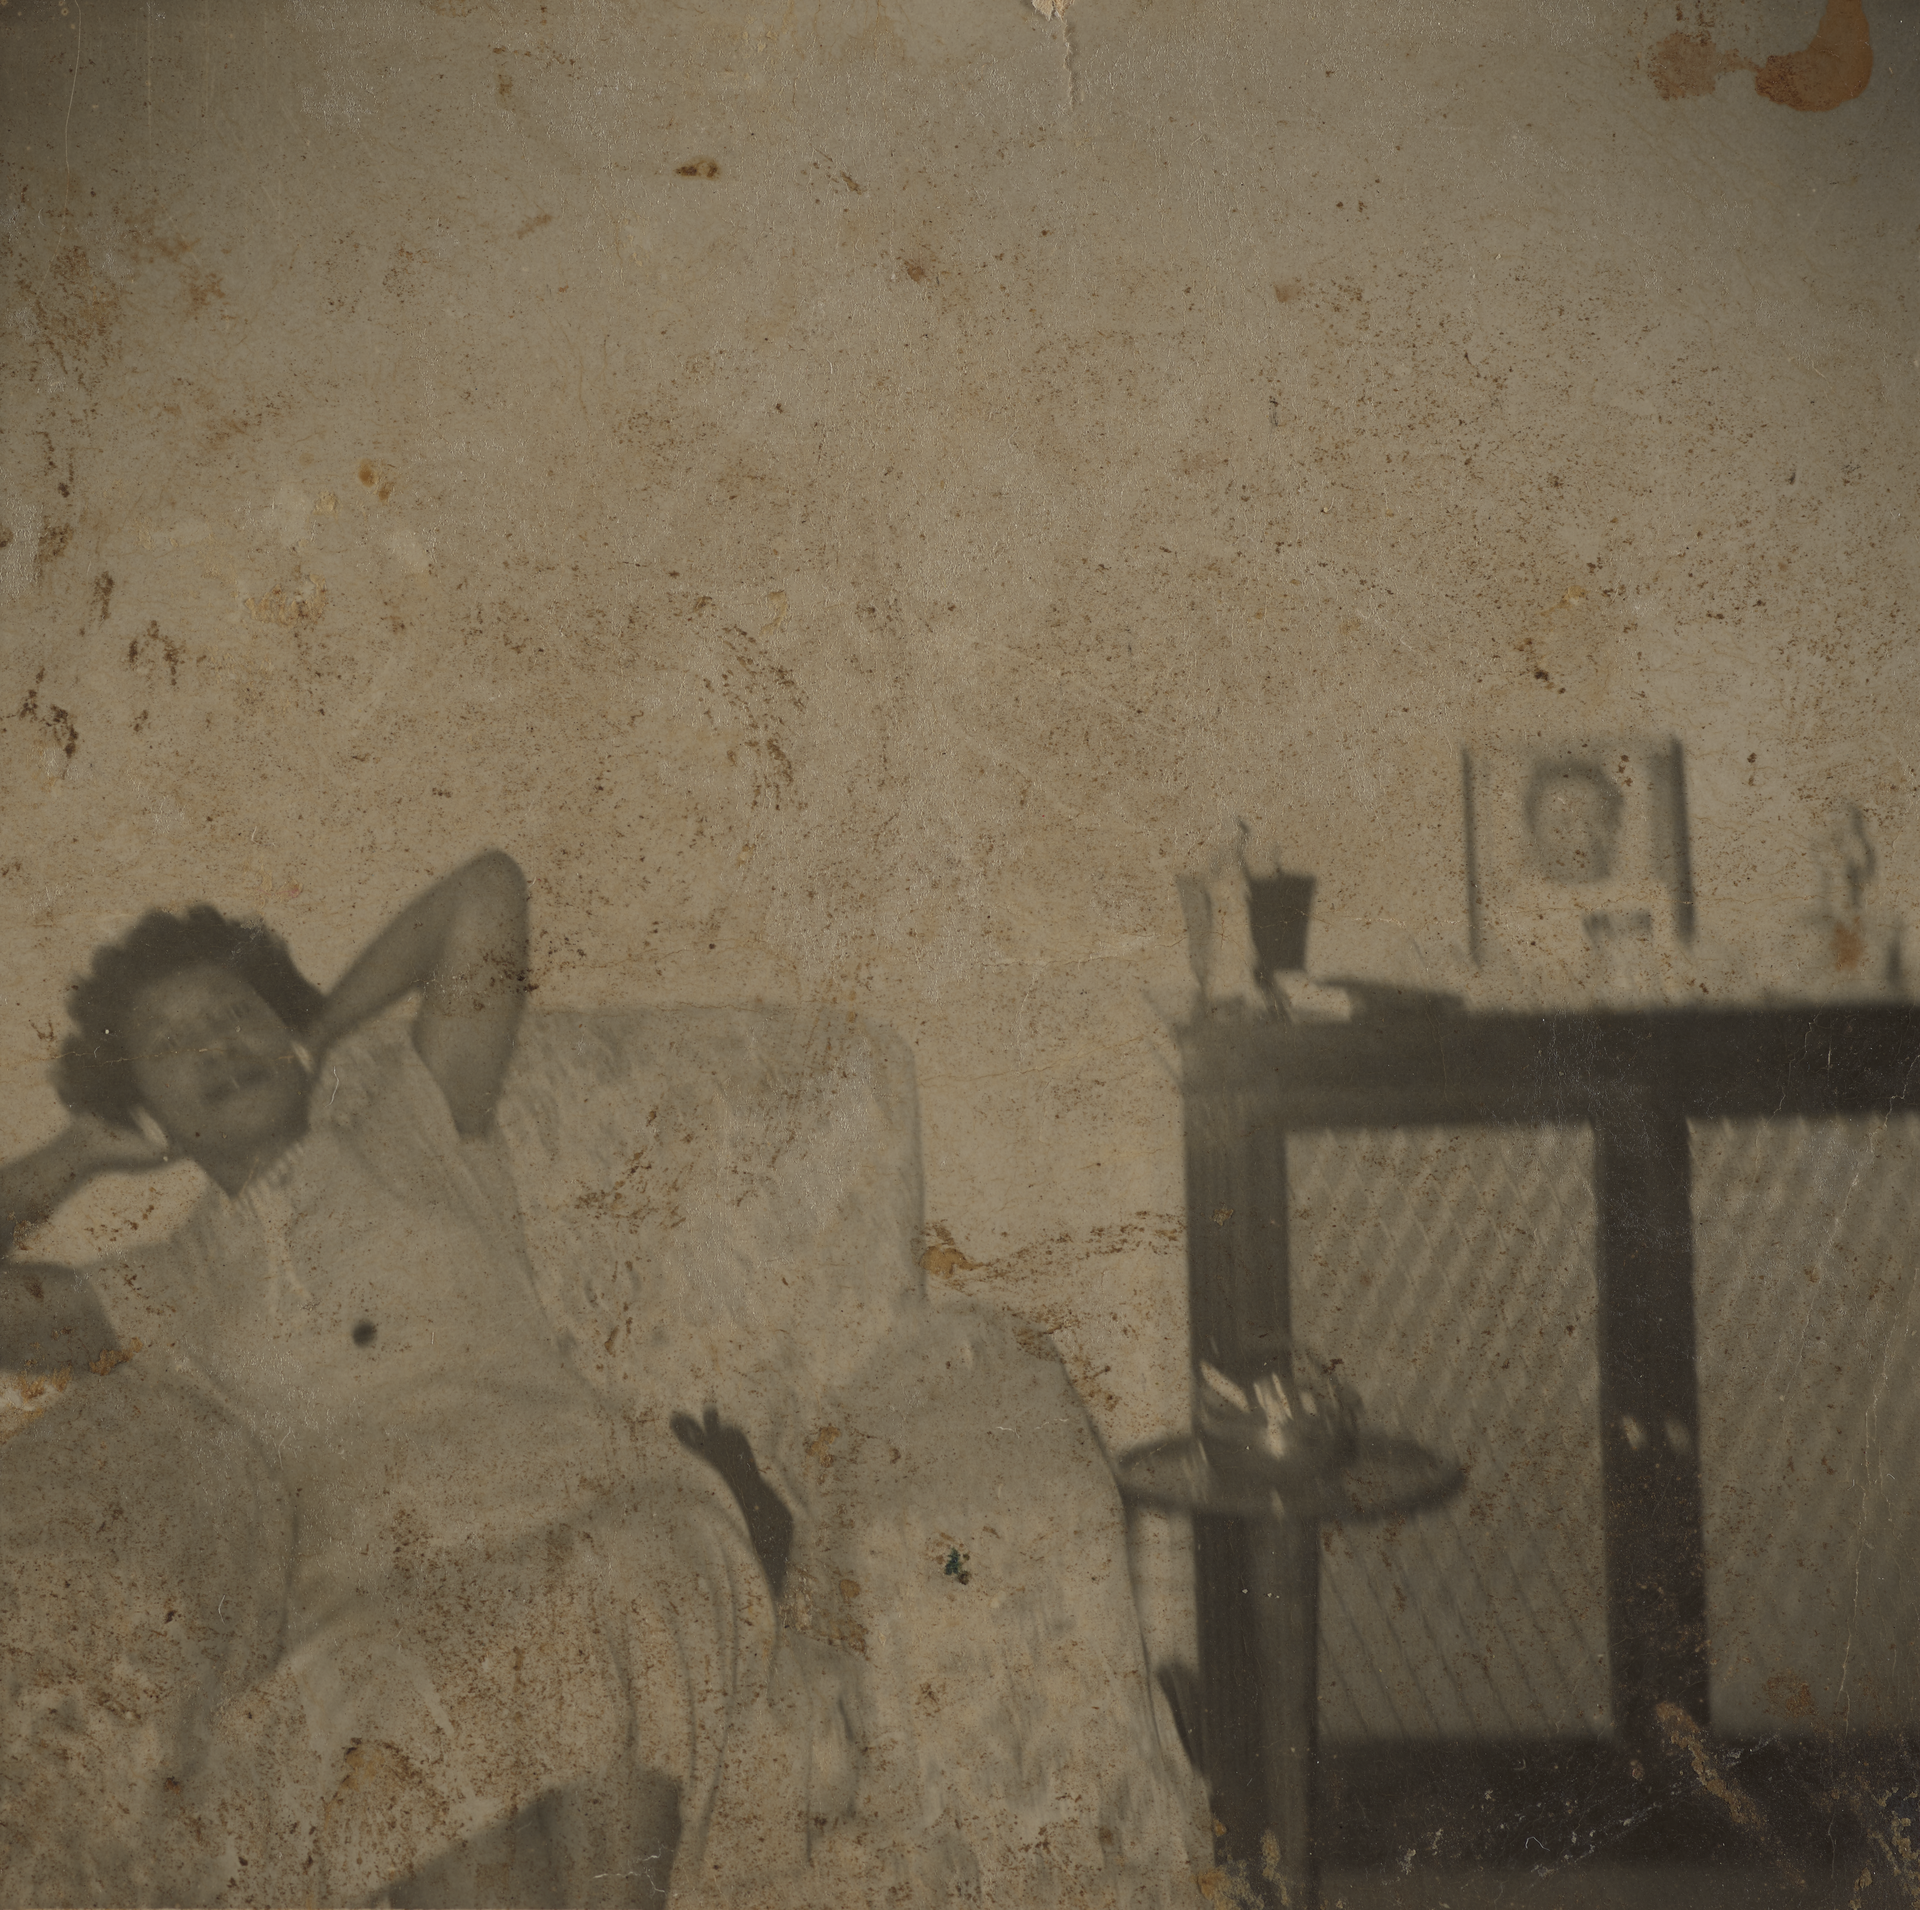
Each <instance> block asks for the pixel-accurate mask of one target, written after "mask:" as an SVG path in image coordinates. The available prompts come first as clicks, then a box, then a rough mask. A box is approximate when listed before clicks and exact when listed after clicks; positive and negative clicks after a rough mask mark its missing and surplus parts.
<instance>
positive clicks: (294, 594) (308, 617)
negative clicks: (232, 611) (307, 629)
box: [246, 575, 327, 630]
mask: <svg viewBox="0 0 1920 1910" xmlns="http://www.w3.org/2000/svg"><path fill="white" fill-rule="evenodd" d="M246 603H247V608H248V609H249V610H250V611H252V612H253V614H254V615H255V616H256V617H258V618H259V619H260V621H261V622H262V623H274V624H278V625H279V626H280V627H281V628H282V629H283V630H284V629H289V628H291V627H292V626H293V625H294V624H300V623H318V622H319V621H320V619H321V617H323V616H324V615H325V614H326V609H327V587H326V585H325V584H323V583H322V582H321V581H320V579H319V578H318V577H315V576H312V575H309V576H307V577H306V578H305V579H303V580H302V581H301V582H300V583H298V584H296V585H295V586H294V587H293V588H292V589H288V587H287V586H286V585H285V584H275V585H274V587H273V588H272V589H271V590H270V591H268V592H267V594H266V595H265V596H264V597H249V598H248V599H247V600H246Z"/></svg>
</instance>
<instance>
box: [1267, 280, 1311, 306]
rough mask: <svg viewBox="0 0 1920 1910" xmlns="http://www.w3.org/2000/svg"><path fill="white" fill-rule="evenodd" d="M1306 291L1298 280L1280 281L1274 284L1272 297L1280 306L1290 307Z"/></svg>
mask: <svg viewBox="0 0 1920 1910" xmlns="http://www.w3.org/2000/svg"><path fill="white" fill-rule="evenodd" d="M1306 289H1307V288H1306V287H1305V286H1304V285H1303V284H1302V283H1301V282H1300V281H1299V280H1298V279H1280V280H1277V281H1276V282H1275V284H1274V288H1273V295H1274V297H1275V298H1276V299H1278V300H1279V302H1280V303H1281V304H1282V305H1291V304H1292V303H1293V301H1294V300H1295V299H1297V298H1298V297H1300V295H1301V294H1302V293H1303V292H1305V290H1306Z"/></svg>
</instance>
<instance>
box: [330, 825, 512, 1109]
mask: <svg viewBox="0 0 1920 1910" xmlns="http://www.w3.org/2000/svg"><path fill="white" fill-rule="evenodd" d="M526 986H527V883H526V878H525V877H524V876H523V875H522V874H521V873H520V866H519V864H518V863H516V862H515V861H514V860H513V858H512V857H511V856H509V855H505V854H502V853H501V852H500V851H499V850H497V849H490V850H488V851H487V853H486V854H485V855H480V856H476V857H474V859H473V860H472V861H471V862H468V863H465V864H463V865H462V866H461V867H460V868H458V869H456V870H454V872H453V873H452V874H451V875H450V876H448V877H446V878H445V879H444V880H443V881H440V882H436V883H435V884H434V885H433V887H432V888H430V889H428V890H426V891H425V892H424V893H423V894H420V895H418V896H416V897H415V898H414V899H413V900H412V901H411V902H409V903H408V904H407V905H406V907H405V908H403V909H402V910H401V911H400V912H399V914H398V915H396V916H395V917H394V918H393V920H392V921H391V922H389V923H388V924H387V926H386V927H385V928H384V929H382V930H381V932H380V933H379V934H378V935H377V936H375V937H374V939H373V940H372V941H371V942H370V943H369V944H368V945H367V947H366V948H365V949H364V950H363V951H362V953H361V955H360V957H359V959H358V960H357V961H356V962H355V963H354V964H353V966H352V967H351V968H349V969H348V970H347V972H346V973H345V974H344V975H343V976H342V977H341V978H340V980H339V982H338V983H337V984H336V986H335V987H334V989H333V992H332V993H331V994H330V995H328V997H327V1005H326V1007H325V1008H324V1009H322V1010H321V1013H320V1017H319V1019H318V1020H317V1021H316V1022H315V1023H314V1024H313V1026H312V1028H311V1029H310V1030H309V1031H308V1036H307V1039H308V1042H309V1044H310V1045H311V1047H312V1048H313V1051H314V1058H315V1060H316V1061H317V1060H318V1059H319V1057H320V1056H321V1055H322V1054H324V1053H325V1051H326V1050H327V1049H328V1048H330V1047H331V1046H333V1044H334V1043H335V1042H337V1041H338V1040H339V1039H340V1038H341V1037H342V1036H343V1035H345V1034H347V1033H349V1032H350V1031H351V1030H353V1029H354V1028H357V1027H358V1026H359V1025H360V1024H361V1023H362V1022H363V1021H367V1020H370V1019H371V1018H372V1017H373V1016H375V1015H377V1014H379V1013H380V1011H381V1010H382V1009H383V1008H386V1007H388V1006H390V1005H391V1004H392V1003H394V1002H396V1001H398V1000H399V999H400V997H401V996H402V995H407V994H411V993H413V992H414V991H415V990H418V991H419V994H420V1012H419V1014H418V1016H416V1018H415V1020H414V1024H413V1045H414V1047H415V1048H416V1049H417V1050H418V1051H419V1055H420V1059H421V1060H422V1061H424V1062H425V1063H426V1064H427V1069H428V1072H429V1073H431V1074H432V1076H433V1078H434V1079H435V1080H436V1081H437V1082H439V1084H440V1092H441V1093H442V1094H444V1095H445V1096H446V1097H447V1106H448V1108H449V1109H450V1110H451V1111H452V1114H453V1124H454V1126H455V1127H456V1128H458V1129H459V1130H460V1132H461V1133H462V1134H481V1133H484V1132H485V1131H486V1129H487V1127H488V1126H489V1124H490V1123H491V1122H492V1120H493V1107H494V1103H495V1101H497V1100H498V1099H499V1096H500V1083H501V1081H502V1080H503V1079H504V1078H505V1076H506V1072H507V1063H508V1062H509V1061H510V1060H511V1059H512V1056H513V1042H514V1036H515V1035H516V1034H517V1033H518V1031H519V1027H520V1016H521V1012H522V1010H523V1009H524V1008H525V1006H526Z"/></svg>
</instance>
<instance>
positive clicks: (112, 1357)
mask: <svg viewBox="0 0 1920 1910" xmlns="http://www.w3.org/2000/svg"><path fill="white" fill-rule="evenodd" d="M143 1351H145V1349H144V1348H143V1347H142V1346H141V1344H140V1342H139V1341H138V1340H130V1341H129V1342H128V1343H127V1344H126V1345H125V1346H124V1347H119V1346H109V1347H107V1348H105V1349H104V1350H103V1351H102V1352H101V1355H100V1357H99V1358H98V1359H97V1360H89V1361H88V1362H87V1371H88V1372H89V1373H95V1374H97V1375H98V1376H99V1377H100V1378H101V1379H105V1378H106V1376H107V1375H108V1374H109V1373H111V1372H112V1371H113V1369H114V1368H115V1367H116V1366H124V1365H126V1363H127V1362H128V1361H129V1360H130V1359H132V1358H133V1356H134V1355H135V1354H136V1353H139V1352H143Z"/></svg>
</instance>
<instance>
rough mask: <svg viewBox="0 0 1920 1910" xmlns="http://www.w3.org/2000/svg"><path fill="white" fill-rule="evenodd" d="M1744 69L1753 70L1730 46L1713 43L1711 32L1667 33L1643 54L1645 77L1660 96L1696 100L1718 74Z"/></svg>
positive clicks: (1707, 90) (1711, 85) (1708, 91)
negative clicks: (1651, 49) (1645, 61)
mask: <svg viewBox="0 0 1920 1910" xmlns="http://www.w3.org/2000/svg"><path fill="white" fill-rule="evenodd" d="M1742 68H1744V69H1745V70H1746V71H1747V72H1752V71H1753V62H1752V61H1751V60H1749V59H1744V58H1742V56H1741V55H1740V54H1738V53H1736V52H1734V50H1733V49H1732V48H1731V47H1719V46H1715V45H1714V43H1713V35H1712V34H1711V33H1669V34H1668V35H1667V37H1666V38H1665V39H1664V40H1662V41H1661V42H1660V43H1659V45H1658V46H1656V47H1655V48H1654V49H1653V51H1652V52H1651V53H1650V54H1648V55H1647V77H1648V78H1649V79H1650V80H1652V81H1653V90H1654V91H1655V92H1656V93H1658V94H1659V95H1660V97H1661V98H1662V99H1699V98H1700V97H1701V95H1702V94H1705V93H1711V92H1712V91H1713V89H1714V87H1715V85H1716V84H1717V83H1718V81H1719V78H1720V75H1721V74H1722V73H1732V72H1736V71H1738V70H1740V69H1742Z"/></svg>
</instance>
